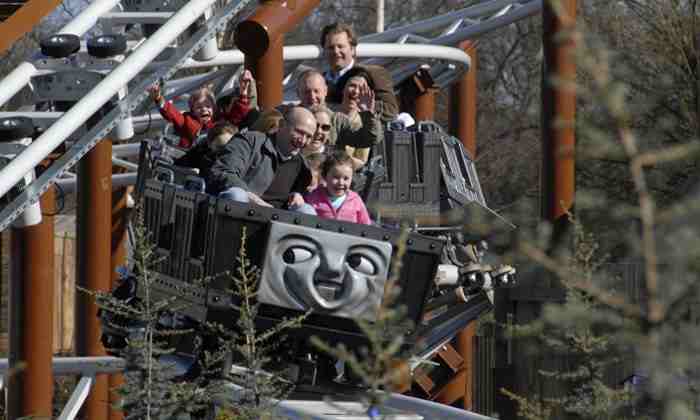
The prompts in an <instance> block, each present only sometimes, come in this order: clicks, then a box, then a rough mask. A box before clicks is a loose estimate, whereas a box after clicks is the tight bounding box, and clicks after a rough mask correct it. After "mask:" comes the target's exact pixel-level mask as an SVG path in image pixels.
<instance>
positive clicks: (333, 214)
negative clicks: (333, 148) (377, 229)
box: [305, 151, 372, 225]
mask: <svg viewBox="0 0 700 420" xmlns="http://www.w3.org/2000/svg"><path fill="white" fill-rule="evenodd" d="M353 172H354V170H353V168H352V158H351V157H350V156H349V155H348V154H347V153H345V152H344V151H339V152H335V153H333V154H332V155H330V156H328V157H327V158H326V160H325V161H324V162H323V165H322V166H321V177H323V180H324V182H325V185H323V186H319V187H318V188H316V189H315V190H314V191H312V192H310V193H309V194H308V195H307V196H306V199H305V201H306V202H307V203H308V204H309V205H311V206H312V207H313V208H314V210H316V214H317V215H318V216H319V217H323V218H324V219H336V220H344V221H347V222H354V223H361V224H363V225H369V224H371V223H372V221H371V220H370V218H369V213H367V208H366V207H365V203H364V202H362V198H361V197H360V196H359V195H358V194H357V193H356V192H354V191H352V190H351V189H350V183H352V174H353Z"/></svg>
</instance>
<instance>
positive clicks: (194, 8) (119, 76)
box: [0, 0, 215, 197]
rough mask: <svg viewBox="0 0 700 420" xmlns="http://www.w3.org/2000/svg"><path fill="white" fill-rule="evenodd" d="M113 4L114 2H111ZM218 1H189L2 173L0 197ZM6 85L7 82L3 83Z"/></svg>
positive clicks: (1, 171)
mask: <svg viewBox="0 0 700 420" xmlns="http://www.w3.org/2000/svg"><path fill="white" fill-rule="evenodd" d="M109 1H112V0H109ZM214 2H215V0H197V1H190V2H188V3H187V4H186V5H185V6H184V7H183V8H182V9H180V10H179V11H178V12H177V13H176V14H175V15H173V17H172V18H171V19H170V20H169V21H168V22H167V23H166V24H164V25H163V26H162V27H161V28H160V29H159V30H158V31H156V33H154V34H153V35H152V36H151V37H149V38H148V39H147V40H146V42H144V43H143V44H141V46H140V47H139V48H138V49H136V51H134V52H133V53H132V54H131V55H130V56H129V57H127V58H126V59H125V60H124V62H122V63H121V65H119V67H117V68H116V69H114V70H113V71H112V72H111V73H109V75H108V76H107V77H106V78H105V79H104V80H102V81H101V82H100V83H99V84H98V85H97V86H95V88H94V89H93V90H92V94H90V95H87V96H85V97H84V98H83V99H81V100H80V101H79V102H78V103H76V104H75V105H74V106H73V107H72V108H71V109H70V110H69V111H68V112H66V113H65V114H64V115H63V117H62V118H61V119H60V120H58V121H56V123H54V124H53V125H52V126H51V127H50V128H49V129H48V130H46V131H45V132H44V134H42V135H41V136H39V138H37V139H36V140H35V141H34V142H33V143H32V144H31V145H30V146H29V147H27V149H26V150H25V151H24V152H23V153H22V154H21V155H19V156H17V158H15V159H13V160H12V161H10V163H9V164H8V165H7V166H5V167H4V168H3V169H2V170H0V197H1V196H3V195H5V194H6V193H7V192H8V191H9V190H10V189H11V188H12V187H13V186H14V185H15V184H16V183H17V182H18V181H19V180H20V179H21V178H22V176H23V174H25V173H27V172H29V171H30V170H33V169H34V167H35V166H37V165H38V164H39V163H40V162H41V161H42V160H43V159H44V158H45V157H46V156H48V155H49V154H50V153H51V152H52V151H53V150H54V149H56V148H57V147H58V146H59V145H60V144H61V143H62V142H63V141H64V140H65V139H66V138H68V136H70V135H71V134H73V132H74V131H75V130H76V129H78V128H79V127H81V126H82V125H83V124H84V123H85V122H86V121H87V120H88V118H89V117H90V116H91V115H93V114H94V113H95V112H96V111H98V110H99V109H100V107H102V105H104V104H105V103H106V102H107V101H109V100H110V99H111V98H112V96H114V95H115V94H116V93H117V92H118V91H119V90H120V89H121V88H122V87H123V86H126V85H127V84H128V83H129V81H130V80H131V79H133V78H134V77H135V76H136V75H138V74H139V73H140V72H141V71H142V70H143V69H144V68H145V67H146V65H147V63H150V62H151V61H152V60H154V59H155V58H156V57H157V56H158V54H160V52H161V51H162V50H164V49H165V48H166V47H167V46H168V45H170V43H171V42H173V41H174V40H175V39H176V38H177V37H178V36H179V34H180V33H181V32H182V31H183V30H185V28H187V27H188V26H189V25H191V24H192V23H194V22H195V21H196V20H197V19H198V18H199V16H201V15H202V14H204V12H205V11H206V10H207V9H208V8H209V7H210V6H211V5H212V4H213V3H214ZM81 29H82V28H81ZM3 84H4V83H3Z"/></svg>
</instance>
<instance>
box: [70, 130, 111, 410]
mask: <svg viewBox="0 0 700 420" xmlns="http://www.w3.org/2000/svg"><path fill="white" fill-rule="evenodd" d="M79 165H80V166H79V173H78V212H77V213H78V235H77V236H78V264H77V265H76V271H77V280H78V284H79V285H80V286H81V287H83V288H85V289H87V290H93V291H98V290H99V291H109V290H110V286H111V283H112V274H111V272H110V267H111V266H112V252H111V251H112V250H111V229H112V142H111V140H110V139H104V140H102V141H100V142H99V143H97V145H96V146H95V147H94V148H93V149H92V150H91V151H90V152H88V154H87V155H86V156H85V157H83V159H82V160H81V161H80V163H79ZM100 335H101V329H100V322H99V319H98V318H97V305H95V299H94V298H93V297H92V296H89V295H87V294H85V293H78V295H77V304H76V340H75V341H76V353H77V355H78V356H104V355H105V354H106V353H105V350H104V348H103V347H102V342H101V341H100ZM83 413H84V416H85V418H88V419H90V420H107V419H108V418H109V386H108V375H97V377H96V378H95V384H94V385H93V388H92V390H91V391H90V394H89V396H88V399H87V401H86V402H85V406H84V408H83Z"/></svg>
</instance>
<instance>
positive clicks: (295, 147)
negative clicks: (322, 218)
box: [207, 107, 316, 214]
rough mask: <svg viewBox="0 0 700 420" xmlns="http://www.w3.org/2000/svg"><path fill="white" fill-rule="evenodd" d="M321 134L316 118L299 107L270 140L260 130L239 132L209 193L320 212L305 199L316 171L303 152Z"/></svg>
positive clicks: (224, 154) (215, 173)
mask: <svg viewBox="0 0 700 420" xmlns="http://www.w3.org/2000/svg"><path fill="white" fill-rule="evenodd" d="M315 131H316V119H315V118H314V116H313V114H312V113H311V112H310V111H308V110H307V109H304V108H301V107H294V108H291V109H290V110H289V111H287V113H286V114H285V116H284V119H282V120H281V121H280V128H279V130H278V131H277V133H275V134H274V135H272V136H270V137H268V136H267V135H266V134H264V133H259V132H255V131H248V132H245V133H238V134H237V135H236V136H235V137H234V138H233V139H232V140H231V141H230V142H229V143H228V144H226V146H225V147H224V150H223V151H222V152H221V153H219V154H218V157H217V160H216V162H215V163H214V165H213V166H212V168H211V170H210V171H209V177H208V179H207V185H208V189H209V190H210V192H211V193H215V194H219V197H223V198H228V199H231V200H235V201H241V202H246V203H247V202H250V203H253V204H257V205H260V206H266V207H276V208H284V209H289V210H296V211H300V212H303V213H310V214H315V212H314V211H313V208H312V207H311V206H309V205H308V204H305V203H304V199H303V197H302V194H303V193H304V192H305V191H306V188H307V187H308V185H309V183H310V182H311V171H310V170H309V168H308V166H307V165H306V161H305V160H304V158H303V157H302V155H301V153H300V151H301V149H303V148H304V146H305V145H306V144H307V143H308V142H309V141H310V140H311V138H312V137H313V135H314V132H315Z"/></svg>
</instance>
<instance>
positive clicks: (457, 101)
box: [448, 41, 478, 159]
mask: <svg viewBox="0 0 700 420" xmlns="http://www.w3.org/2000/svg"><path fill="white" fill-rule="evenodd" d="M459 48H461V49H463V50H464V52H466V53H467V54H468V55H469V58H470V59H471V65H470V66H469V71H468V72H467V73H465V74H464V75H463V76H462V77H461V78H460V79H459V80H458V81H457V82H456V83H454V84H453V85H452V86H450V96H449V110H448V112H449V114H448V120H449V131H450V134H452V135H453V136H455V137H457V138H458V139H460V140H461V141H462V144H463V145H464V148H465V149H467V151H468V152H469V153H470V154H471V158H472V159H475V158H476V121H477V120H476V97H477V95H476V89H477V83H476V71H477V65H478V59H477V54H476V43H474V42H472V41H462V42H461V43H460V44H459Z"/></svg>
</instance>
